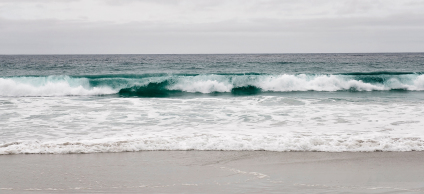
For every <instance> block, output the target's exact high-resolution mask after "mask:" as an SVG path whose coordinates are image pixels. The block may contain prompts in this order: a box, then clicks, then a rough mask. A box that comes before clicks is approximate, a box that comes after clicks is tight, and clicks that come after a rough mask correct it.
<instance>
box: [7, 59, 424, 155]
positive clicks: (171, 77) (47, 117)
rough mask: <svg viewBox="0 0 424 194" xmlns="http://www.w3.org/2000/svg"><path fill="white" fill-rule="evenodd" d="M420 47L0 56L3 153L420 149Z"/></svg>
mask: <svg viewBox="0 0 424 194" xmlns="http://www.w3.org/2000/svg"><path fill="white" fill-rule="evenodd" d="M423 73H424V53H382V54H231V55H230V54H229V55H36V56H29V55H25V56H21V55H7V56H0V154H22V153H61V154H65V153H95V152H127V151H144V150H267V151H325V152H341V151H348V152H356V151H413V150H417V151H418V150H419V151H422V150H424V119H423V116H424V103H423V102H424V74H423Z"/></svg>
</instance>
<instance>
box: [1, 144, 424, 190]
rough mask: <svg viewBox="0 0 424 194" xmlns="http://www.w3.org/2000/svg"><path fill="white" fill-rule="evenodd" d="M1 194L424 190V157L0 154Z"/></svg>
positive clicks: (399, 154) (247, 153)
mask: <svg viewBox="0 0 424 194" xmlns="http://www.w3.org/2000/svg"><path fill="white" fill-rule="evenodd" d="M0 166H1V168H0V193H282V192H290V193H424V152H372V153H326V152H267V151H146V152H127V153H99V154H66V155H42V154H34V155H2V156H0Z"/></svg>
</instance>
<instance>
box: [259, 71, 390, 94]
mask: <svg viewBox="0 0 424 194" xmlns="http://www.w3.org/2000/svg"><path fill="white" fill-rule="evenodd" d="M254 85H255V86H259V87H260V88H262V89H263V90H265V91H278V92H287V91H339V90H349V89H351V88H354V89H355V90H358V91H372V90H384V87H381V86H377V85H372V84H370V83H364V82H362V81H357V80H345V79H343V78H342V77H340V76H335V75H329V76H327V75H321V76H311V77H308V76H306V75H304V74H302V75H280V76H277V77H270V76H267V77H265V78H264V79H262V80H260V81H258V82H257V83H255V84H254Z"/></svg>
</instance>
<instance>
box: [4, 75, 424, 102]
mask: <svg viewBox="0 0 424 194" xmlns="http://www.w3.org/2000/svg"><path fill="white" fill-rule="evenodd" d="M390 90H405V91H422V90H424V75H422V74H420V73H393V72H392V73H390V72H374V73H350V74H334V75H316V74H298V75H289V74H282V75H268V74H256V73H251V74H247V75H244V74H207V75H194V74H193V75H184V74H180V75H166V74H146V75H95V76H45V77H31V76H27V77H3V78H0V96H69V95H71V96H72V95H76V96H79V95H109V94H119V95H121V96H138V97H169V96H175V95H184V94H187V93H203V94H211V93H231V94H234V95H251V94H258V93H261V92H294V91H296V92H299V91H322V92H335V91H390Z"/></svg>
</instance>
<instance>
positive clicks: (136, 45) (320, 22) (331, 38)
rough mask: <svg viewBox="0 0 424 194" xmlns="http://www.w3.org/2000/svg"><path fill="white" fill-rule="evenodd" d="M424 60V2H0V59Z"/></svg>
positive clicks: (322, 0)
mask: <svg viewBox="0 0 424 194" xmlns="http://www.w3.org/2000/svg"><path fill="white" fill-rule="evenodd" d="M328 52H331V53H340V52H424V0H225V1H224V0H120V1H118V0H0V54H151V53H157V54H160V53H166V54H168V53H175V54H179V53H328Z"/></svg>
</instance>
